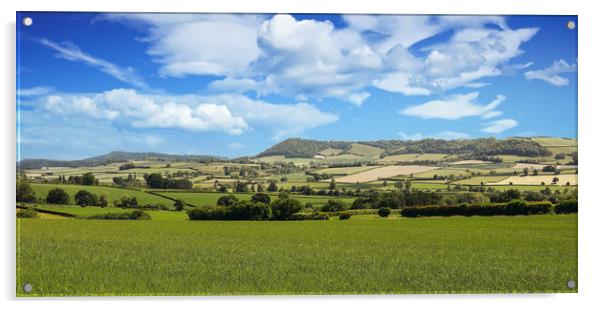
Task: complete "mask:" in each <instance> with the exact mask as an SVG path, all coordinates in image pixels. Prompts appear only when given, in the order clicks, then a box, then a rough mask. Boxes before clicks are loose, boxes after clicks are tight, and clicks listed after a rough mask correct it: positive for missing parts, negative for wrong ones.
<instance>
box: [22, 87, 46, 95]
mask: <svg viewBox="0 0 602 309" xmlns="http://www.w3.org/2000/svg"><path fill="white" fill-rule="evenodd" d="M52 91H53V89H52V88H51V87H33V88H25V89H18V90H17V95H18V96H21V97H35V96H40V95H45V94H48V93H50V92H52Z"/></svg>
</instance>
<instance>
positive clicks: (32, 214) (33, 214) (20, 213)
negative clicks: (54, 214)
mask: <svg viewBox="0 0 602 309" xmlns="http://www.w3.org/2000/svg"><path fill="white" fill-rule="evenodd" d="M39 216H40V215H39V214H38V212H37V211H35V210H34V209H31V208H27V209H17V218H38V217H39Z"/></svg>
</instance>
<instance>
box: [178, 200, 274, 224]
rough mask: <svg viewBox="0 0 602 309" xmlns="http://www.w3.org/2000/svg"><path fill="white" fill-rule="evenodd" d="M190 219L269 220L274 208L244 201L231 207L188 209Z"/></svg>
mask: <svg viewBox="0 0 602 309" xmlns="http://www.w3.org/2000/svg"><path fill="white" fill-rule="evenodd" d="M186 213H187V214H188V218H189V219H190V220H269V219H270V218H271V217H272V209H271V208H270V206H269V205H267V204H265V203H253V202H250V201H243V202H240V203H238V204H234V205H232V206H230V207H225V206H214V207H202V208H194V209H191V210H188V211H186Z"/></svg>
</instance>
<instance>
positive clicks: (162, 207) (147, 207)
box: [136, 203, 170, 210]
mask: <svg viewBox="0 0 602 309" xmlns="http://www.w3.org/2000/svg"><path fill="white" fill-rule="evenodd" d="M136 208H139V209H144V210H170V209H169V207H167V205H165V204H162V203H156V204H146V205H139V206H137V207H136Z"/></svg>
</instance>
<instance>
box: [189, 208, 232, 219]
mask: <svg viewBox="0 0 602 309" xmlns="http://www.w3.org/2000/svg"><path fill="white" fill-rule="evenodd" d="M226 212H227V209H226V208H225V207H223V206H209V207H200V208H194V209H189V210H187V211H186V214H187V215H188V218H189V219H190V220H223V219H224V218H225V217H226Z"/></svg>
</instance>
